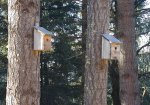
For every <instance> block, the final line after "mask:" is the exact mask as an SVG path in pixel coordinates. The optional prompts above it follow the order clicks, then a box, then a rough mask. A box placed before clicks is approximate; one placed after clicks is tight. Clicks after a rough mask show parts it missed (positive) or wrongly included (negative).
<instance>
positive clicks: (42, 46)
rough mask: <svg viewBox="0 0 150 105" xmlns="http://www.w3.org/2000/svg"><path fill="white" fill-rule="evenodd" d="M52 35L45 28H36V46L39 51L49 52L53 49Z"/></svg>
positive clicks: (35, 48)
mask: <svg viewBox="0 0 150 105" xmlns="http://www.w3.org/2000/svg"><path fill="white" fill-rule="evenodd" d="M51 43H52V34H51V32H49V31H48V30H46V29H45V28H43V27H39V26H34V46H33V49H34V50H37V51H48V50H50V49H51Z"/></svg>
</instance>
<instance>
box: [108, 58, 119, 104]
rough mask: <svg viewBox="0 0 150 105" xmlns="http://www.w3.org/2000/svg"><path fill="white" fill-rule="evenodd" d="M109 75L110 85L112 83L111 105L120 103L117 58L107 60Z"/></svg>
mask: <svg viewBox="0 0 150 105" xmlns="http://www.w3.org/2000/svg"><path fill="white" fill-rule="evenodd" d="M108 70H109V75H110V79H111V85H112V94H111V96H112V101H113V105H121V102H120V94H119V91H120V82H119V80H120V79H119V68H118V61H117V60H111V61H109V67H108Z"/></svg>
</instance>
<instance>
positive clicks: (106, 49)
mask: <svg viewBox="0 0 150 105" xmlns="http://www.w3.org/2000/svg"><path fill="white" fill-rule="evenodd" d="M102 59H110V43H109V41H108V40H106V39H105V38H103V37H102Z"/></svg>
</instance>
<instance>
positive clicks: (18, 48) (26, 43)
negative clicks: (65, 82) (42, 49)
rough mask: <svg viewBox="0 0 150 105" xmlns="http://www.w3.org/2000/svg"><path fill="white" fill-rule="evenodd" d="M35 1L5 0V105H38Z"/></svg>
mask: <svg viewBox="0 0 150 105" xmlns="http://www.w3.org/2000/svg"><path fill="white" fill-rule="evenodd" d="M39 7H40V5H39V0H8V22H9V26H8V35H9V36H8V78H7V96H6V105H40V56H39V55H34V52H33V48H32V46H33V26H34V25H35V23H38V22H39V19H38V18H39V13H40V12H39Z"/></svg>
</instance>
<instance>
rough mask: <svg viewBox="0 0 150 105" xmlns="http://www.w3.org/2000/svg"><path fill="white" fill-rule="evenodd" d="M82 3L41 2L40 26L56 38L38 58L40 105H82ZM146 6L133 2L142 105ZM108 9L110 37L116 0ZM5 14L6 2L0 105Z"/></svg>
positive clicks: (149, 20)
mask: <svg viewBox="0 0 150 105" xmlns="http://www.w3.org/2000/svg"><path fill="white" fill-rule="evenodd" d="M86 2H87V1H86V0H83V1H82V0H51V1H49V0H41V20H40V24H41V26H42V27H44V28H46V29H48V30H49V31H51V32H53V34H54V35H55V36H56V37H55V39H54V42H53V46H54V49H53V50H52V51H50V52H42V54H41V105H83V93H84V65H85V62H84V55H85V41H86V26H87V24H86V22H87V21H86V4H87V3H86ZM147 2H148V0H147V1H146V0H135V11H136V15H135V18H136V27H135V29H136V41H137V44H136V45H137V52H136V54H137V57H138V60H137V62H138V73H139V81H140V94H141V99H142V103H141V104H142V105H150V47H149V46H150V28H149V27H150V8H149V7H148V6H147V5H148V4H147ZM110 6H111V17H110V18H111V20H110V33H112V34H115V32H116V31H115V19H116V18H115V16H116V15H115V14H116V12H117V11H116V0H112V1H111V5H110ZM7 13H8V11H7V1H6V0H0V105H5V97H6V77H7V63H8V61H7V39H8V35H7ZM113 72H115V71H113ZM112 76H114V75H111V72H109V79H108V89H107V93H108V94H107V101H108V102H107V103H108V105H111V104H112V103H113V99H112V91H113V89H112V85H113V84H112V79H113V77H112Z"/></svg>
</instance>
